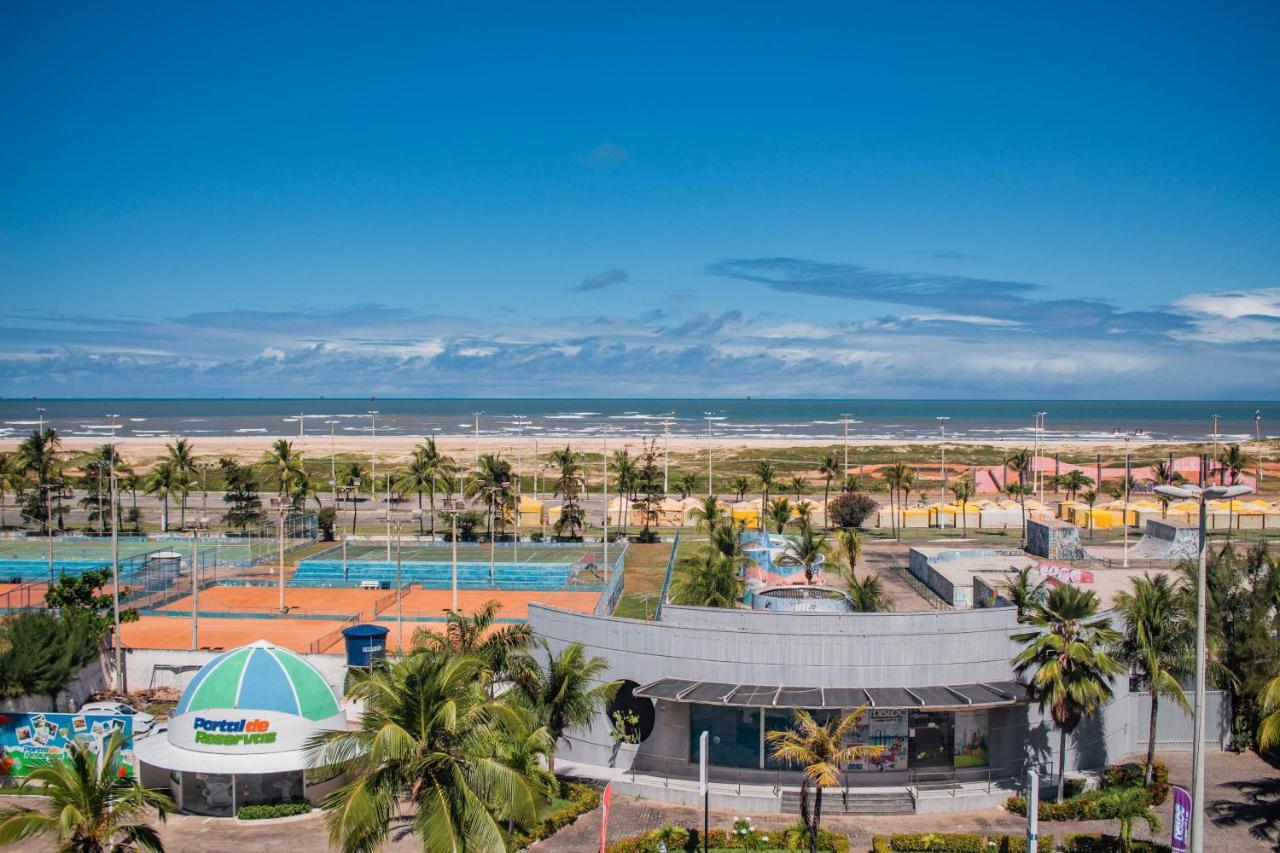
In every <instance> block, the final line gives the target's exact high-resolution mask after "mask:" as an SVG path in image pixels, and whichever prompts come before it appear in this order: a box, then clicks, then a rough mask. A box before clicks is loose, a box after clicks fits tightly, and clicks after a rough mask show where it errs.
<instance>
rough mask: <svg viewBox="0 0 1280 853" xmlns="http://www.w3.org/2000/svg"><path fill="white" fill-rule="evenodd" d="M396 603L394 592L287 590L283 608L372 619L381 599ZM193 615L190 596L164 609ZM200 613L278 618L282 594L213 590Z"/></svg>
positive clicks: (205, 593)
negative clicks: (256, 615) (248, 614)
mask: <svg viewBox="0 0 1280 853" xmlns="http://www.w3.org/2000/svg"><path fill="white" fill-rule="evenodd" d="M382 598H387V599H388V600H391V601H393V600H394V593H393V592H391V590H378V589H352V588H344V589H321V588H317V587H290V586H286V587H285V588H284V604H285V607H287V608H288V609H289V613H291V614H293V615H294V616H314V615H334V616H344V617H345V616H359V618H360V619H362V620H368V619H372V618H373V617H374V616H375V615H376V614H375V613H374V605H375V604H376V603H377V602H378V600H379V599H382ZM161 609H162V610H176V611H180V612H184V613H190V612H191V596H189V595H188V596H185V597H183V598H179V599H177V600H176V601H172V602H170V603H169V604H166V605H165V606H164V607H162V608H161ZM200 612H201V613H227V612H236V613H254V614H259V613H260V614H264V615H265V614H271V615H279V613H280V591H279V589H277V588H276V587H273V586H213V587H210V588H208V589H203V590H201V591H200Z"/></svg>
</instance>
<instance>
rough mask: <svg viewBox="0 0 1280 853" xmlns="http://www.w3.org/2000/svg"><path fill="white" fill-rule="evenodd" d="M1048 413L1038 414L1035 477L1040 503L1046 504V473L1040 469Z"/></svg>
mask: <svg viewBox="0 0 1280 853" xmlns="http://www.w3.org/2000/svg"><path fill="white" fill-rule="evenodd" d="M1046 414H1047V412H1036V462H1035V469H1034V470H1035V477H1036V482H1037V483H1038V484H1039V486H1038V487H1039V490H1040V503H1044V471H1043V470H1042V469H1041V467H1040V455H1041V454H1042V453H1044V416H1045V415H1046Z"/></svg>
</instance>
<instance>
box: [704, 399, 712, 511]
mask: <svg viewBox="0 0 1280 853" xmlns="http://www.w3.org/2000/svg"><path fill="white" fill-rule="evenodd" d="M702 416H703V417H704V418H706V420H707V497H711V495H712V494H713V492H712V490H711V413H710V412H703V413H702Z"/></svg>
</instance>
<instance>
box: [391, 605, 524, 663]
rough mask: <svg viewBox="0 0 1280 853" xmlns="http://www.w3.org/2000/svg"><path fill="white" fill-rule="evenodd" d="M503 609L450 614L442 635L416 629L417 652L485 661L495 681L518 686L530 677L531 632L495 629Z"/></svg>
mask: <svg viewBox="0 0 1280 853" xmlns="http://www.w3.org/2000/svg"><path fill="white" fill-rule="evenodd" d="M501 609H502V605H501V604H499V603H498V602H497V601H488V602H485V604H484V605H483V606H482V607H481V608H480V609H479V610H476V611H475V612H473V613H471V614H470V615H463V614H462V613H460V612H458V611H456V610H450V611H449V613H448V615H447V616H446V617H445V628H444V633H443V634H441V633H440V632H438V631H434V630H432V629H430V628H419V629H418V630H417V631H416V632H415V633H414V635H413V646H414V648H415V649H417V650H423V649H426V650H430V651H433V652H435V653H436V654H462V655H472V656H474V657H478V658H480V659H481V660H482V661H484V663H485V665H486V666H488V667H489V671H490V673H491V674H492V678H493V680H494V681H512V682H517V683H519V682H520V681H522V680H526V679H528V678H529V677H530V673H531V671H532V669H533V667H534V661H533V659H532V658H531V657H530V656H529V654H528V651H529V648H530V647H531V646H532V644H533V629H531V628H530V627H529V623H527V622H515V623H511V624H506V625H502V626H501V627H498V628H495V627H494V623H495V622H496V620H497V616H498V611H499V610H501Z"/></svg>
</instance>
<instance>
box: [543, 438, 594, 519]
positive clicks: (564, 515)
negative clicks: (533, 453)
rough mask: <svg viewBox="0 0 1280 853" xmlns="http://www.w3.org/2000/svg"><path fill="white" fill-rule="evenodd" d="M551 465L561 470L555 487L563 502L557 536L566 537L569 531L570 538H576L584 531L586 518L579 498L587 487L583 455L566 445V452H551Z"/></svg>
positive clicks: (561, 503)
mask: <svg viewBox="0 0 1280 853" xmlns="http://www.w3.org/2000/svg"><path fill="white" fill-rule="evenodd" d="M551 464H552V465H554V466H555V467H556V468H558V469H559V470H560V477H559V479H557V480H556V485H555V494H556V496H557V497H558V498H560V501H561V502H560V517H559V518H557V519H556V523H555V531H556V536H564V532H565V530H568V531H569V537H570V538H575V537H577V535H578V532H579V531H580V530H581V529H582V524H583V521H584V517H585V513H584V511H583V509H582V506H581V505H580V504H579V503H578V499H579V497H580V496H581V495H582V493H583V491H584V490H585V489H586V487H587V481H586V475H585V473H584V472H583V467H582V454H580V453H578V452H576V451H573V450H570V449H569V446H568V445H565V448H564V450H554V451H552V452H551Z"/></svg>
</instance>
